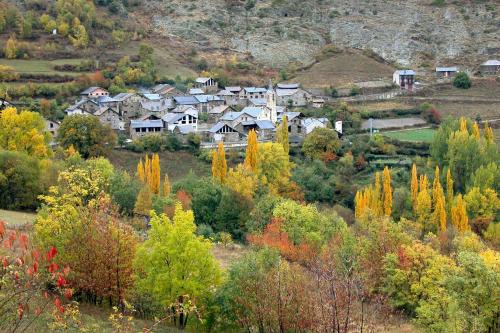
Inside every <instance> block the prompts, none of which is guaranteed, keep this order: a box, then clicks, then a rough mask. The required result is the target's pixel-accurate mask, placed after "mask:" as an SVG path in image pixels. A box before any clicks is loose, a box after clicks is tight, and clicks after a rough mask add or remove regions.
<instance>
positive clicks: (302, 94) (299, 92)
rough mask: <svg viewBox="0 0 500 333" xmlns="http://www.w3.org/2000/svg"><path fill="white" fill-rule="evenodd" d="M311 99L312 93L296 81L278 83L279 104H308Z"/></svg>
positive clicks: (277, 102)
mask: <svg viewBox="0 0 500 333" xmlns="http://www.w3.org/2000/svg"><path fill="white" fill-rule="evenodd" d="M311 100H312V95H311V93H309V92H308V91H305V90H304V89H301V88H300V86H299V85H298V84H296V83H290V84H285V83H278V85H277V87H276V104H278V105H286V106H306V105H308V104H309V102H310V101H311Z"/></svg>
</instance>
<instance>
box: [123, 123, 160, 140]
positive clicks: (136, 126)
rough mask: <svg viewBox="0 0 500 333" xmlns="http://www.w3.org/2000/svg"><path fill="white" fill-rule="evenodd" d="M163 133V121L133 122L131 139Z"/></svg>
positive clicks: (131, 124)
mask: <svg viewBox="0 0 500 333" xmlns="http://www.w3.org/2000/svg"><path fill="white" fill-rule="evenodd" d="M162 131H163V120H161V119H158V120H156V119H155V120H131V121H130V138H132V139H136V138H139V137H141V136H144V135H149V134H161V132H162Z"/></svg>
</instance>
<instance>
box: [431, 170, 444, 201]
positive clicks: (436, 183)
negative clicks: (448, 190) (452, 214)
mask: <svg viewBox="0 0 500 333" xmlns="http://www.w3.org/2000/svg"><path fill="white" fill-rule="evenodd" d="M438 187H441V182H440V181H439V166H437V165H436V169H435V170H434V181H433V182H432V202H433V203H435V202H436V197H437V196H438V195H439V190H438ZM441 191H442V188H441Z"/></svg>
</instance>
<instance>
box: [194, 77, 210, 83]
mask: <svg viewBox="0 0 500 333" xmlns="http://www.w3.org/2000/svg"><path fill="white" fill-rule="evenodd" d="M208 80H210V78H209V77H199V78H197V79H196V83H207V81H208Z"/></svg>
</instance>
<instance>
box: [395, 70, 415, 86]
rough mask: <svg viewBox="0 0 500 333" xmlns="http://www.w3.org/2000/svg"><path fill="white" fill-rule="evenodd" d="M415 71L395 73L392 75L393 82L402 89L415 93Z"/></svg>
mask: <svg viewBox="0 0 500 333" xmlns="http://www.w3.org/2000/svg"><path fill="white" fill-rule="evenodd" d="M415 76H416V73H415V71H413V70H411V69H404V70H400V71H395V72H394V74H393V75H392V82H393V83H394V84H395V85H397V86H399V87H400V88H401V89H405V90H409V91H413V85H414V84H415Z"/></svg>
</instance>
